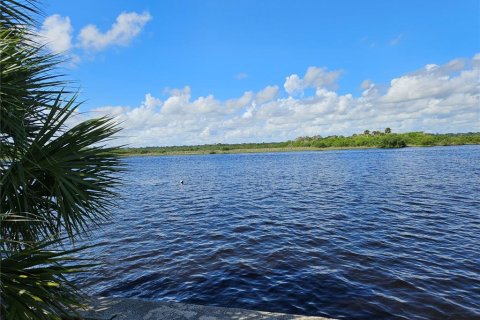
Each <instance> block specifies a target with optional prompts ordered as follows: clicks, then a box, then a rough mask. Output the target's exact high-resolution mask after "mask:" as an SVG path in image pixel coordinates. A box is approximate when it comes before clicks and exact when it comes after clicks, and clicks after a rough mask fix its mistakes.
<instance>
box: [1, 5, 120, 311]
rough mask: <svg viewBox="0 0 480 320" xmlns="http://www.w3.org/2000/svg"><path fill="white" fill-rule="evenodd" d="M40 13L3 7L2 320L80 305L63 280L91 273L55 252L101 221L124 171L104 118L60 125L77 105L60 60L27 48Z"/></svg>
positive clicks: (34, 9) (32, 43) (68, 256)
mask: <svg viewBox="0 0 480 320" xmlns="http://www.w3.org/2000/svg"><path fill="white" fill-rule="evenodd" d="M39 11H40V9H39V7H38V5H37V2H36V1H35V0H24V1H19V0H2V1H1V2H0V12H1V15H0V52H1V57H0V76H1V78H0V81H1V82H0V83H1V85H0V100H1V104H0V236H1V238H0V252H1V257H0V259H1V261H0V291H1V292H0V297H1V310H0V313H1V315H2V319H3V318H5V319H59V317H60V316H61V315H63V316H65V315H66V314H67V313H69V312H71V311H72V310H74V307H75V306H78V305H79V303H80V302H81V295H80V294H79V292H78V291H77V289H75V287H74V285H73V284H71V283H70V282H68V281H67V279H66V278H65V274H67V273H70V272H73V271H79V270H83V269H85V268H88V266H89V265H88V264H83V263H80V262H77V263H74V262H72V260H71V259H72V257H71V255H74V254H76V253H77V251H78V250H80V249H81V248H77V249H72V250H65V249H61V248H60V247H59V246H58V245H59V244H63V243H66V242H68V243H73V241H74V239H75V238H76V237H78V236H81V235H84V234H85V232H87V231H88V230H91V228H92V226H95V225H97V224H99V223H100V222H102V221H104V220H105V219H106V218H107V217H108V213H109V211H110V209H111V207H112V206H113V205H114V202H113V200H112V199H113V197H112V196H114V195H115V188H116V187H117V186H118V184H119V182H120V180H119V175H118V173H119V172H120V171H121V170H122V164H121V161H120V159H119V156H118V154H117V153H116V148H112V147H107V142H108V141H109V140H110V139H111V138H112V135H114V134H115V133H116V132H117V131H118V130H119V129H118V128H117V126H116V125H115V123H114V122H113V121H112V120H111V119H110V118H105V117H104V118H98V119H90V120H87V121H83V122H80V123H78V124H77V125H74V126H71V125H70V126H69V125H67V124H66V123H67V120H70V121H71V120H72V118H73V117H74V115H75V113H76V110H77V108H78V106H79V104H80V103H78V102H77V95H76V94H75V93H72V92H70V91H69V90H66V89H65V88H67V87H68V82H67V81H65V80H64V79H63V78H62V76H60V75H59V74H58V73H56V68H57V67H58V64H59V63H60V62H61V59H60V58H59V56H57V55H54V54H51V53H47V52H45V50H44V49H43V47H42V46H41V45H39V44H38V43H36V42H35V41H33V40H32V39H33V37H32V36H31V33H32V31H31V30H34V26H35V16H37V15H38V14H39ZM60 235H66V236H65V237H62V236H60ZM65 262H68V263H67V264H65Z"/></svg>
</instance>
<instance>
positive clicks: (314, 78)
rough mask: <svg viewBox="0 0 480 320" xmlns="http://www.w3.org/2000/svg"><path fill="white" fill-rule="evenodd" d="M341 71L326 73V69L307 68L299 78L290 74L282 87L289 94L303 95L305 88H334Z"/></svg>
mask: <svg viewBox="0 0 480 320" xmlns="http://www.w3.org/2000/svg"><path fill="white" fill-rule="evenodd" d="M340 74H341V71H339V70H334V71H328V70H327V68H317V67H309V68H308V69H307V72H306V73H305V75H304V76H303V78H300V77H299V76H298V75H296V74H292V75H290V76H288V77H286V79H285V83H284V85H283V87H284V88H285V91H286V92H287V93H288V94H290V95H293V94H296V93H303V91H304V90H305V89H307V88H314V89H320V88H333V89H334V88H336V81H337V79H338V78H339V77H340Z"/></svg>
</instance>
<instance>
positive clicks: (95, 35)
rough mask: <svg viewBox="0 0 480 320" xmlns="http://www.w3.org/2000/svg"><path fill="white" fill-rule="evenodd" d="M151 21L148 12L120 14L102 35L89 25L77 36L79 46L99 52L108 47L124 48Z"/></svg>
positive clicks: (95, 27)
mask: <svg viewBox="0 0 480 320" xmlns="http://www.w3.org/2000/svg"><path fill="white" fill-rule="evenodd" d="M151 19H152V16H151V15H150V14H149V13H148V12H144V13H142V14H138V13H136V12H123V13H121V14H120V15H119V16H118V17H117V19H116V21H115V23H114V24H113V25H112V26H111V28H110V29H109V30H108V31H106V32H104V33H102V32H101V31H99V30H98V28H97V26H95V25H93V24H90V25H88V26H86V27H84V28H82V30H81V31H80V34H79V35H78V40H79V46H80V47H81V48H83V49H86V50H94V51H99V50H103V49H105V48H107V47H108V46H113V45H118V46H126V45H128V44H129V43H130V42H131V41H132V39H133V38H135V37H136V36H137V35H138V34H139V33H140V31H142V28H143V27H144V26H145V24H146V23H147V22H148V21H150V20H151Z"/></svg>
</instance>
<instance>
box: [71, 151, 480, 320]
mask: <svg viewBox="0 0 480 320" xmlns="http://www.w3.org/2000/svg"><path fill="white" fill-rule="evenodd" d="M126 161H127V163H128V165H129V168H130V171H129V172H128V173H127V177H126V179H125V180H126V184H125V186H124V189H123V191H122V194H123V197H122V199H121V200H120V201H119V210H118V212H116V213H115V214H114V217H113V221H112V222H110V223H106V224H104V225H103V226H102V228H101V229H100V230H98V231H96V232H95V234H94V236H93V237H92V238H91V239H90V240H83V242H85V243H88V244H97V246H96V247H94V248H92V249H89V252H88V253H87V255H88V256H90V257H92V258H94V259H95V260H96V261H99V262H103V263H104V264H103V265H101V266H98V267H96V268H94V269H93V271H92V272H91V273H89V274H83V275H78V276H77V278H76V281H77V282H78V283H80V284H82V285H83V286H84V287H85V288H86V290H87V292H89V293H93V294H99V295H106V296H120V297H140V298H147V299H156V300H163V301H181V302H190V303H199V304H206V305H218V306H227V307H241V308H250V309H258V310H267V311H279V312H289V313H301V314H310V315H321V316H330V317H336V318H340V319H447V318H448V319H475V318H477V319H480V276H479V275H480V253H479V252H480V248H479V244H480V201H479V199H480V194H479V193H480V188H479V187H478V186H479V185H480V179H479V178H480V171H479V170H478V168H479V167H480V166H479V165H480V147H479V146H464V147H448V148H443V147H438V148H437V147H436V148H422V149H414V148H406V149H401V150H352V151H328V152H304V153H285V154H283V153H277V154H249V155H243V154H238V155H211V156H188V157H173V156H172V157H168V156H167V157H142V158H129V159H126ZM179 180H184V181H185V184H184V185H180V184H179V183H178V181H179Z"/></svg>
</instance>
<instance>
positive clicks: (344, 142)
mask: <svg viewBox="0 0 480 320" xmlns="http://www.w3.org/2000/svg"><path fill="white" fill-rule="evenodd" d="M467 144H480V132H469V133H446V134H432V133H424V132H407V133H392V130H391V129H390V128H386V129H385V130H383V131H369V130H365V131H364V132H363V133H361V134H353V135H351V136H348V137H345V136H328V137H322V136H313V137H299V138H297V139H295V140H291V141H285V142H271V143H239V144H222V143H219V144H206V145H196V146H170V147H144V148H122V149H119V151H118V152H119V153H120V154H121V155H124V156H139V155H145V156H149V155H152V156H153V155H190V154H224V153H256V152H288V151H308V150H312V151H314V150H336V149H357V148H359V149H362V148H403V147H427V146H455V145H467Z"/></svg>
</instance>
